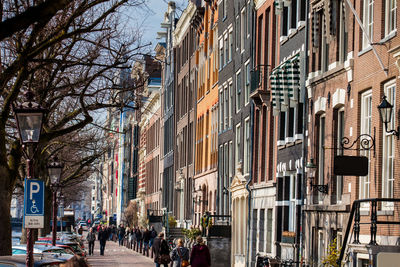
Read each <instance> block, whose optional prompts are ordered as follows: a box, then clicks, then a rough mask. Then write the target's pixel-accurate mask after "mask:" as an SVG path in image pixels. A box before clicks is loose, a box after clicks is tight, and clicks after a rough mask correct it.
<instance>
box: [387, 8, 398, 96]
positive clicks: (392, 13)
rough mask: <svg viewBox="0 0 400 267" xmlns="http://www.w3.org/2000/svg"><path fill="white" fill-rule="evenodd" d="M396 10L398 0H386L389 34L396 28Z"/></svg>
mask: <svg viewBox="0 0 400 267" xmlns="http://www.w3.org/2000/svg"><path fill="white" fill-rule="evenodd" d="M396 11H397V0H386V5H385V20H386V21H385V34H386V35H389V34H391V33H392V32H393V31H395V30H396ZM393 103H394V102H393Z"/></svg>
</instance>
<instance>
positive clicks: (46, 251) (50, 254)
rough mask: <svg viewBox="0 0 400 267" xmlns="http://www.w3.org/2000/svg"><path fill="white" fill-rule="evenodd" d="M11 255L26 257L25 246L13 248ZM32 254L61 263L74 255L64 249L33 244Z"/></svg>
mask: <svg viewBox="0 0 400 267" xmlns="http://www.w3.org/2000/svg"><path fill="white" fill-rule="evenodd" d="M12 254H13V255H26V246H21V245H20V246H13V247H12ZM33 254H34V255H37V256H42V257H46V258H57V259H59V260H61V261H63V262H66V261H68V260H70V259H71V258H72V257H73V256H74V255H75V254H74V253H71V252H70V251H68V250H65V249H64V248H60V247H57V246H51V245H39V244H35V245H34V246H33Z"/></svg>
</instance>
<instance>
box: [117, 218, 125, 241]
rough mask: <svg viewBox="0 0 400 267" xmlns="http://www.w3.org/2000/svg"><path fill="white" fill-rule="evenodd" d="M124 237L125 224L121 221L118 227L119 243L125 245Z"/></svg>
mask: <svg viewBox="0 0 400 267" xmlns="http://www.w3.org/2000/svg"><path fill="white" fill-rule="evenodd" d="M124 237H125V228H124V225H123V224H122V223H121V224H120V225H119V228H118V244H119V245H120V246H121V245H124Z"/></svg>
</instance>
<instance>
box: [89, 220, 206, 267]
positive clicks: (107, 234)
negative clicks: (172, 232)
mask: <svg viewBox="0 0 400 267" xmlns="http://www.w3.org/2000/svg"><path fill="white" fill-rule="evenodd" d="M95 232H97V239H98V240H99V241H100V255H104V250H105V246H106V242H107V241H114V242H117V240H118V244H119V246H126V247H127V248H129V249H132V250H133V251H136V252H138V253H141V254H143V255H144V256H147V257H151V258H153V259H154V263H155V266H156V267H162V266H164V267H167V266H168V265H169V264H170V263H171V265H172V266H173V267H186V266H189V265H190V266H192V267H209V266H211V257H210V252H209V249H208V247H207V245H205V243H204V241H203V238H202V237H201V236H198V237H197V238H196V244H195V245H194V246H193V247H192V248H191V250H189V248H187V247H185V245H184V241H183V240H182V239H178V240H177V242H176V247H174V248H172V247H170V245H169V244H168V242H167V241H166V240H165V238H164V233H163V232H160V233H157V231H156V230H155V229H154V227H153V226H151V227H150V229H148V228H145V227H132V228H131V227H124V225H123V224H121V225H119V226H118V227H116V226H115V225H111V226H106V225H101V226H100V225H99V226H98V227H97V228H90V229H89V232H88V234H87V237H86V239H87V241H88V244H89V246H88V247H89V255H93V249H94V243H95V240H96V233H95Z"/></svg>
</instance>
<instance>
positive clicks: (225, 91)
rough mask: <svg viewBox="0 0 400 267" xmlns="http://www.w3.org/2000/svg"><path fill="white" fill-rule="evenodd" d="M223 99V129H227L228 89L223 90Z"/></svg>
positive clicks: (226, 87)
mask: <svg viewBox="0 0 400 267" xmlns="http://www.w3.org/2000/svg"><path fill="white" fill-rule="evenodd" d="M224 97H225V104H224V121H225V125H224V127H225V129H228V128H229V88H228V86H225V88H224Z"/></svg>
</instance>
